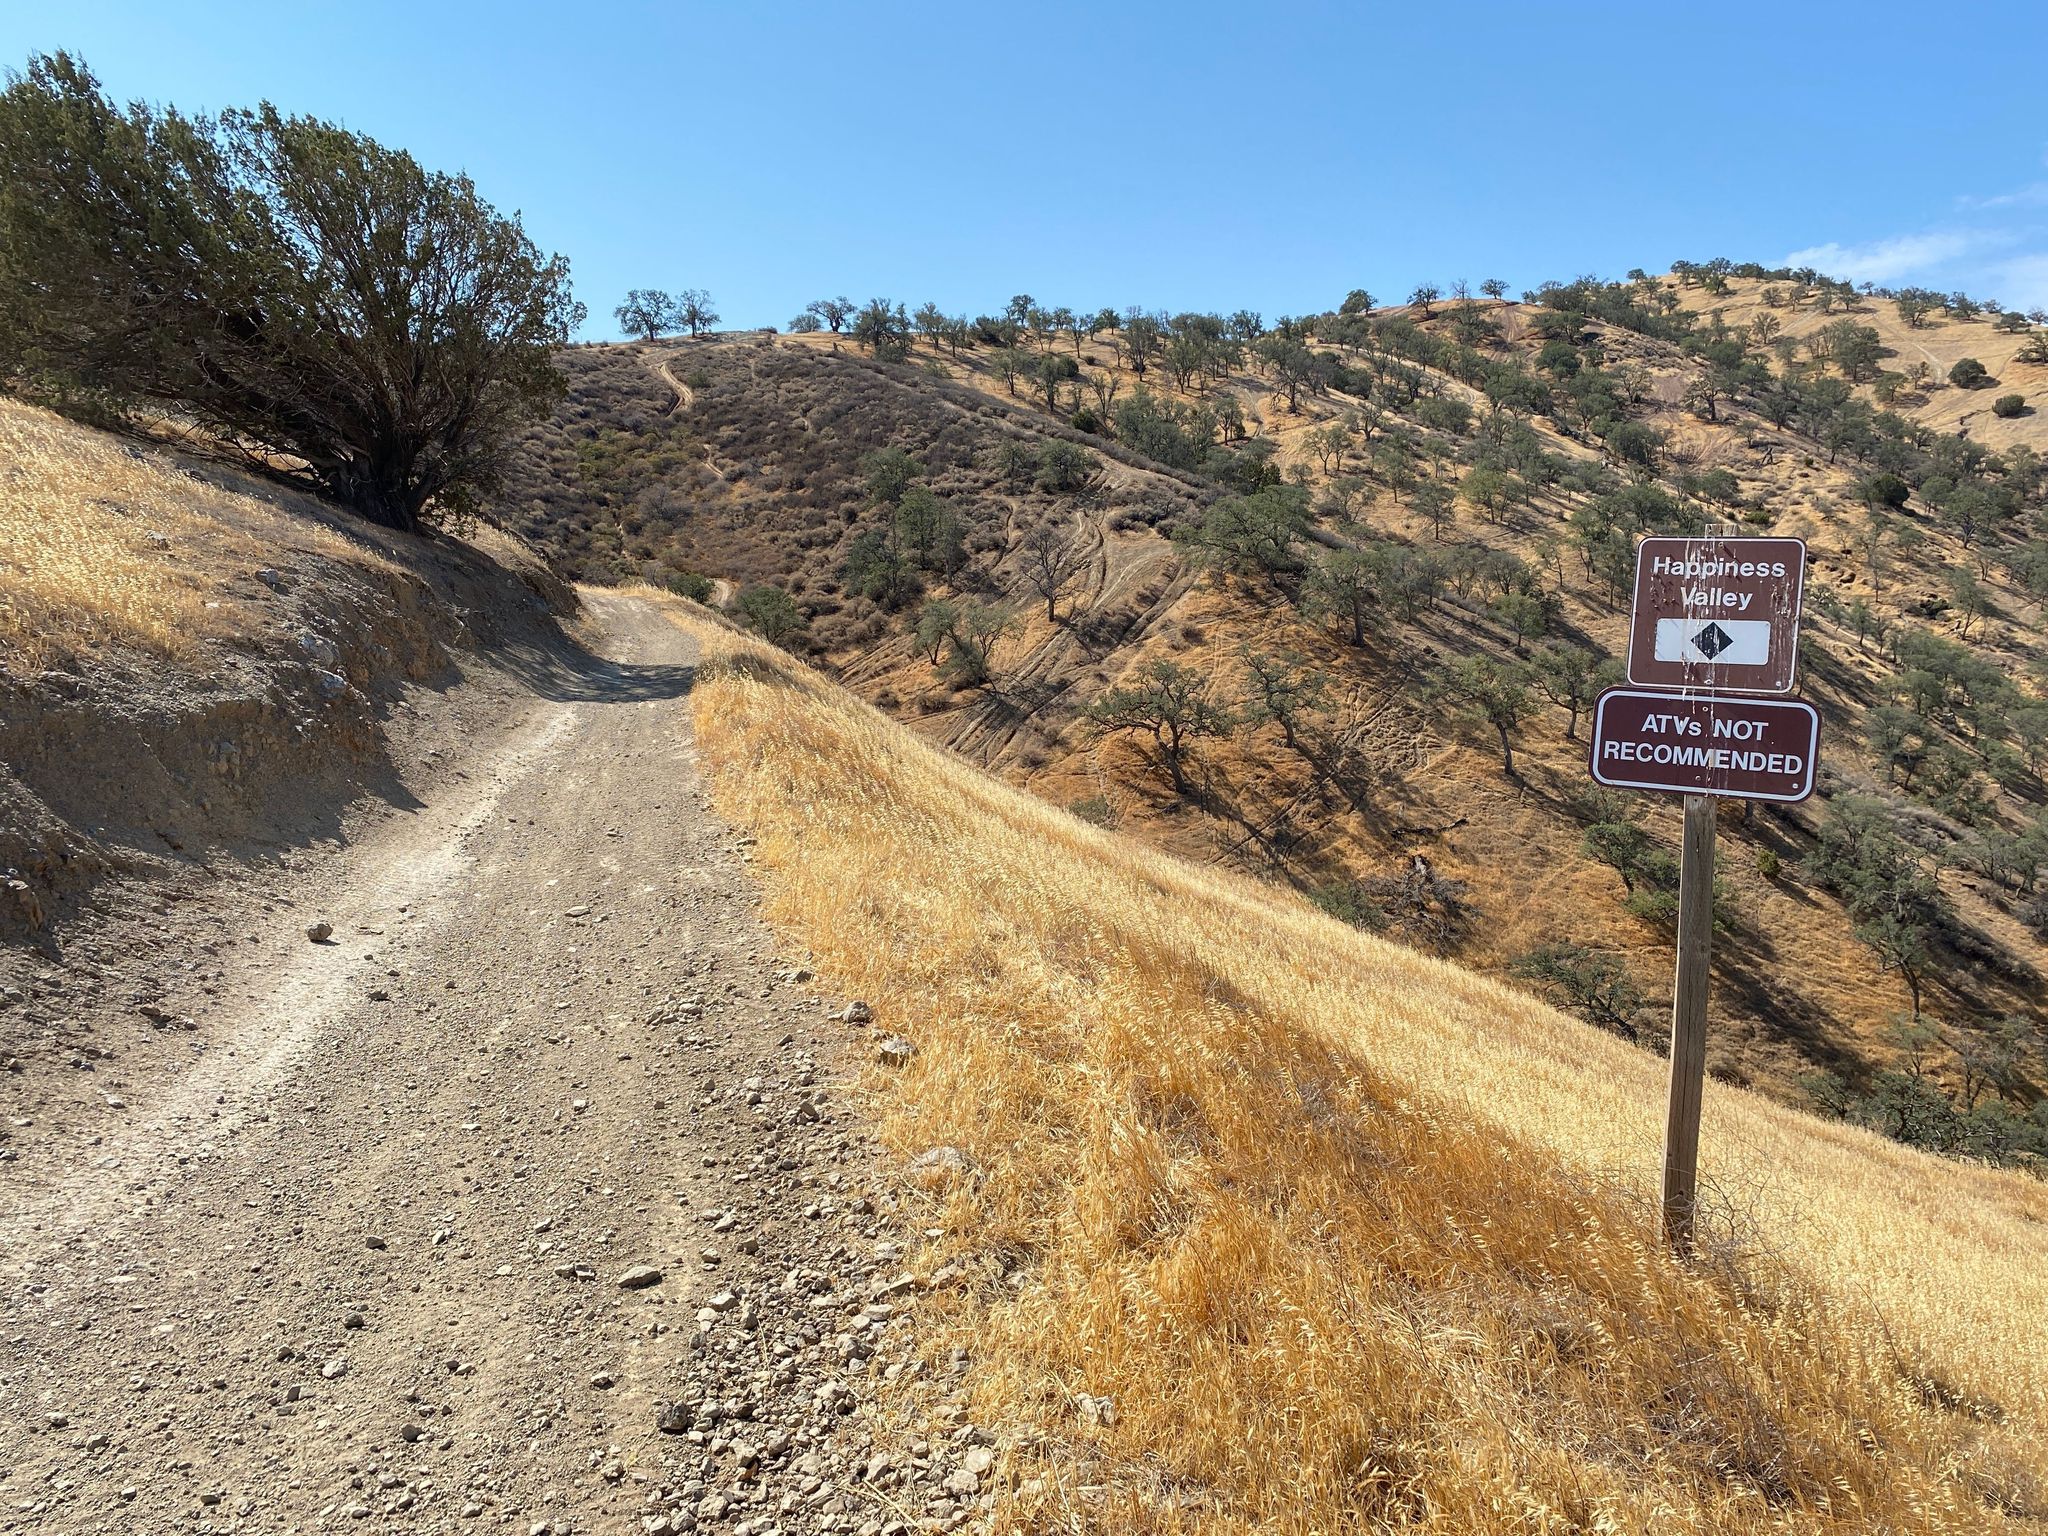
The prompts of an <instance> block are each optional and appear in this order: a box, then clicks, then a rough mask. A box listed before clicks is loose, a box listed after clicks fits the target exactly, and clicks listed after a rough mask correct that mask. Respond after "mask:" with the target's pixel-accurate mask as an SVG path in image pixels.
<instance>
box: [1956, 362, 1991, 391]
mask: <svg viewBox="0 0 2048 1536" xmlns="http://www.w3.org/2000/svg"><path fill="white" fill-rule="evenodd" d="M1990 380H1991V370H1990V369H1989V368H1986V367H1985V366H1984V365H1983V364H1982V363H1980V362H1978V361H1977V359H1976V358H1974V357H1966V358H1964V359H1963V360H1962V361H1961V362H1959V363H1957V364H1956V365H1955V367H1953V368H1951V369H1949V371H1948V381H1949V383H1951V384H1953V385H1955V387H1956V388H1957V389H1981V388H1982V387H1983V386H1984V385H1985V384H1987V383H1989V382H1990Z"/></svg>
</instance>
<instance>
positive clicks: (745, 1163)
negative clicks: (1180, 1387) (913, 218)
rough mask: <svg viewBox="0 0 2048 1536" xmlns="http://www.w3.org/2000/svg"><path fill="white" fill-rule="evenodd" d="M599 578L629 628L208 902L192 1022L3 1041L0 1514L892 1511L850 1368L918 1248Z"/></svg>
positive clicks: (180, 986)
mask: <svg viewBox="0 0 2048 1536" xmlns="http://www.w3.org/2000/svg"><path fill="white" fill-rule="evenodd" d="M592 606H593V609H594V623H595V624H596V626H597V627H598V628H599V630H600V631H601V641H600V643H601V645H602V648H603V649H604V651H605V652H606V654H607V655H608V656H609V657H611V658H615V659H611V660H601V659H597V658H591V659H590V660H589V662H588V664H587V665H580V666H573V667H565V668H564V670H563V671H562V672H561V673H560V674H559V675H555V676H552V677H549V678H547V679H545V680H543V681H541V682H540V683H537V684H536V696H535V697H534V698H532V699H531V700H530V709H529V713H528V714H527V715H526V717H525V718H523V719H522V720H521V721H520V722H519V724H518V727H517V728H516V729H514V730H512V731H510V732H508V733H507V734H506V735H505V736H504V737H503V738H502V744H500V745H496V746H493V747H489V748H485V749H481V750H479V749H475V748H473V747H472V748H466V747H465V746H464V744H462V743H460V742H451V743H450V744H449V745H450V746H451V748H452V750H454V751H456V752H457V753H458V754H459V753H461V752H463V751H465V750H470V751H476V752H477V755H478V757H479V758H480V759H482V760H479V761H473V762H472V763H470V765H469V767H468V771H467V776H466V778H463V780H462V786H461V788H460V789H458V790H457V791H456V792H454V793H453V794H452V795H451V797H450V798H449V800H448V803H446V804H435V805H430V806H427V807H425V808H424V809H421V810H419V811H417V812H416V813H414V814H412V815H410V816H406V817H399V818H393V819H390V820H387V821H386V822H385V823H384V824H382V825H380V826H378V827H376V828H375V829H374V830H373V831H372V832H371V833H370V834H368V835H366V836H365V837H364V838H363V839H362V840H360V841H358V842H356V843H355V844H353V845H352V846H350V847H348V848H346V849H344V850H342V851H340V852H337V853H333V854H331V855H323V856H322V857H321V859H320V861H319V862H318V863H317V864H316V866H315V868H314V871H313V873H312V874H311V876H310V877H308V878H306V879H305V881H304V883H303V884H302V885H301V886H300V888H299V889H298V891H297V895H296V900H295V903H294V904H293V905H292V906H291V907H290V908H289V910H285V911H280V910H278V906H277V905H273V903H272V902H271V901H266V900H263V899H262V897H263V896H264V895H265V894H266V893H264V892H262V891H257V892H253V893H250V894H247V895H246V896H244V895H241V894H240V893H235V892H229V893H227V895H226V896H225V897H224V899H223V903H222V908H223V909H222V910H217V911H214V912H212V913H209V914H205V915H204V916H203V917H202V916H195V917H193V918H191V919H189V920H190V921H191V922H192V923H193V924H194V925H195V926H194V928H193V929H192V931H190V932H189V933H187V934H186V935H185V940H186V945H187V947H186V948H185V949H184V951H183V952H184V953H185V954H186V955H189V956H191V957H192V958H193V959H194V960H196V961H197V962H198V966H197V969H196V971H194V968H193V967H192V966H190V965H187V966H186V967H185V969H186V970H187V971H192V972H193V976H192V977H188V978H186V979H183V980H179V979H175V978H174V979H173V980H172V981H171V982H170V983H169V990H168V991H164V992H161V993H160V994H159V995H160V996H162V998H163V999H164V1007H163V1009H162V1011H163V1012H165V1013H168V1014H170V1015H172V1016H173V1020H174V1022H173V1024H172V1027H171V1029H170V1030H168V1031H166V1032H163V1033H161V1034H152V1033H151V1031H150V1030H149V1028H148V1026H147V1025H145V1024H142V1023H140V1022H139V1021H137V1020H135V1019H134V1018H133V1017H132V1016H131V1017H130V1018H129V1019H128V1020H127V1021H126V1023H127V1027H128V1028H129V1029H130V1030H131V1031H133V1032H135V1033H137V1034H140V1035H141V1036H142V1037H143V1041H142V1042H141V1043H138V1044H137V1045H136V1046H135V1047H134V1049H132V1050H129V1051H125V1052H117V1053H112V1055H110V1056H109V1057H108V1058H107V1059H102V1060H100V1061H97V1062H91V1063H87V1062H83V1061H81V1062H78V1063H75V1064H74V1065H75V1066H77V1067H80V1068H87V1067H91V1068H96V1069H97V1070H92V1071H89V1072H88V1071H85V1070H80V1071H75V1072H69V1073H66V1072H65V1071H64V1070H63V1068H62V1067H61V1066H59V1067H56V1068H53V1069H52V1074H53V1075H52V1076H51V1078H50V1082H49V1091H48V1092H46V1093H44V1094H43V1095H42V1097H41V1098H40V1099H35V1098H33V1097H31V1096H30V1094H31V1090H32V1089H33V1088H34V1085H35V1080H34V1078H33V1077H30V1078H28V1079H24V1077H22V1076H20V1075H14V1076H7V1077H0V1094H4V1095H7V1096H8V1100H7V1102H8V1104H9V1109H10V1115H11V1117H12V1118H11V1121H10V1123H11V1125H12V1126H13V1131H12V1135H11V1138H10V1140H9V1142H8V1148H9V1150H10V1151H11V1152H12V1154H13V1156H12V1159H11V1160H9V1161H6V1162H4V1163H0V1297H4V1319H0V1320H4V1325H5V1326H4V1330H0V1332H4V1340H0V1530H4V1531H35V1532H39V1533H48V1536H57V1533H71V1532H81V1533H82V1532H99V1531H109V1532H111V1531H120V1532H160V1531H195V1532H196V1531H249V1532H284V1531H292V1530H297V1531H312V1530H318V1529H322V1528H354V1529H362V1528H365V1527H368V1528H372V1529H375V1528H386V1529H392V1530H403V1531H441V1530H456V1529H462V1530H476V1529H480V1528H489V1527H494V1526H502V1527H504V1528H506V1529H514V1530H516V1531H518V1532H519V1533H520V1536H527V1533H529V1532H534V1531H540V1530H544V1529H545V1530H551V1531H553V1532H556V1533H561V1532H567V1531H572V1530H599V1531H628V1530H630V1531H634V1532H661V1531H670V1530H674V1531H681V1530H689V1529H700V1530H718V1531H727V1530H731V1531H741V1532H766V1531H769V1530H771V1529H773V1530H780V1531H785V1532H795V1531H808V1530H842V1529H843V1530H848V1531H853V1530H857V1529H859V1528H860V1526H861V1525H863V1524H865V1523H867V1522H869V1521H870V1520H871V1519H872V1517H873V1516H874V1514H875V1512H876V1509H877V1508H878V1507H879V1506H878V1505H877V1504H876V1502H875V1501H874V1499H873V1498H872V1497H864V1495H865V1494H866V1486H865V1484H862V1485H860V1486H856V1485H855V1479H856V1478H858V1477H861V1476H864V1475H865V1473H864V1472H854V1471H851V1470H849V1469H853V1468H862V1469H865V1468H866V1467H868V1466H871V1465H872V1464H873V1459H874V1456H875V1455H876V1454H877V1447H876V1444H875V1443H874V1441H873V1435H872V1432H871V1426H870V1424H869V1422H868V1419H867V1416H866V1415H865V1414H864V1413H863V1412H861V1411H860V1409H861V1405H862V1402H863V1401H864V1399H865V1396H866V1394H865V1391H864V1377H863V1376H862V1374H861V1367H862V1364H863V1362H864V1361H865V1360H866V1359H867V1357H868V1355H870V1354H872V1353H874V1352H875V1350H876V1349H877V1348H878V1347H880V1346H879V1345H878V1344H877V1342H876V1341H878V1340H880V1339H882V1338H883V1337H884V1336H885V1335H887V1334H888V1333H889V1329H890V1328H891V1327H892V1326H897V1327H900V1326H901V1322H902V1319H901V1316H900V1314H901V1312H902V1305H901V1300H902V1298H901V1296H900V1291H901V1289H902V1282H898V1281H893V1280H892V1276H894V1275H895V1274H896V1271H897V1270H898V1269H899V1268H900V1265H899V1264H898V1263H897V1261H896V1256H895V1253H894V1251H893V1249H892V1248H891V1247H890V1245H889V1243H888V1242H887V1241H885V1240H884V1239H886V1238H887V1237H888V1235H889V1234H890V1233H891V1232H892V1231H893V1230H894V1229H893V1226H892V1225H885V1223H888V1222H889V1219H890V1218H889V1217H888V1216H887V1215H886V1213H885V1212H884V1211H883V1210H882V1209H881V1205H882V1204H884V1203H886V1202H879V1201H878V1199H877V1198H871V1197H870V1196H869V1195H868V1194H866V1193H865V1190H866V1188H867V1186H866V1184H865V1182H864V1181H865V1179H866V1177H867V1172H868V1166H869V1151H868V1147H867V1144H866V1143H865V1142H864V1141H863V1140H862V1139H861V1136H860V1134H859V1131H858V1128H857V1127H856V1126H855V1125H854V1123H853V1122H852V1121H851V1120H850V1119H848V1118H847V1117H846V1116H844V1115H843V1113H842V1112H841V1110H840V1108H839V1104H838V1095H837V1094H836V1093H835V1092H831V1091H830V1089H831V1087H832V1083H831V1077H832V1074H833V1073H834V1071H835V1070H837V1068H838V1064H839V1062H840V1061H841V1060H842V1059H843V1058H844V1057H845V1054H846V1045H845V1042H846V1040H847V1039H848V1038H855V1039H857V1038H858V1036H857V1035H855V1034H853V1033H852V1032H851V1031H850V1029H849V1026H848V1025H847V1024H846V1023H842V1022H840V1021H838V1020H837V1019H836V1018H835V1017H833V1016H832V1014H831V1013H830V1012H828V1009H829V1008H830V1007H831V1006H832V1005H830V1004H827V1003H826V1002H824V1001H823V1000H821V999H819V998H816V997H813V996H810V995H808V993H807V992H806V990H805V989H804V988H803V987H802V986H801V983H802V982H803V981H804V980H806V979H807V978H808V973H807V972H804V971H802V970H800V969H797V968H794V967H793V966H790V965H787V964H783V963H779V962H777V961H776V960H775V959H774V958H773V957H772V950H771V948H770V940H769V937H768V935H767V933H766V931H765V930H764V929H763V928H762V927H761V925H760V923H759V921H758V920H757V918H756V917H755V915H754V913H753V905H752V904H753V893H752V887H751V883H750V882H749V880H748V879H747V876H746V873H745V870H744V857H745V855H744V851H743V849H742V848H741V847H740V846H739V844H738V842H737V841H736V840H735V838H734V837H733V836H732V835H731V834H730V833H729V832H728V831H727V830H726V829H725V828H723V827H722V826H721V825H720V824H719V823H718V822H717V821H716V820H715V819H714V818H713V817H712V816H711V814H710V813H709V812H708V810H707V809H706V807H705V802H704V799H703V796H702V794H701V792H700V789H699V786H698V781H697V777H696V773H695V769H694V766H693V757H692V746H691V739H690V726H689V701H688V697H687V693H688V688H689V682H690V665H691V662H692V660H693V654H692V643H691V642H690V641H689V640H688V638H687V637H686V636H684V635H683V634H682V633H681V632H680V631H678V630H677V629H675V628H674V627H673V626H671V625H670V624H668V623H667V622H666V621H665V620H664V619H663V618H662V617H661V616H660V614H659V613H658V612H657V611H655V610H654V609H653V608H651V607H649V606H648V605H646V604H644V603H639V602H635V601H633V600H631V599H627V598H622V597H607V596H598V597H595V598H594V599H593V603H592ZM457 777H459V778H460V777H462V776H460V775H458V776H457ZM254 883H256V884H260V882H254ZM267 894H269V895H271V896H273V897H275V896H277V895H278V894H279V893H277V892H275V891H272V892H269V893H267ZM235 900H241V901H243V903H244V905H243V907H242V908H241V909H236V908H234V907H232V906H231V905H228V903H230V902H232V901H235ZM315 917H318V918H320V919H324V920H325V921H327V922H330V923H331V924H332V925H333V929H334V934H333V938H332V940H331V941H330V942H327V943H318V944H316V943H311V942H309V941H308V940H307V938H306V937H305V936H304V933H303V931H302V930H303V928H304V926H305V925H306V924H307V923H309V922H311V921H312V920H313V919H314V918H315ZM207 922H210V923H213V924H215V926H214V927H213V928H211V929H206V928H202V927H200V926H198V925H200V924H203V923H207ZM208 934H211V935H214V937H215V939H216V940H217V942H213V941H209V942H204V943H202V942H201V940H202V938H204V937H206V935H208ZM146 964H148V965H152V966H155V967H158V968H160V969H161V970H164V971H171V972H176V971H177V970H178V969H179V967H178V965H177V963H176V962H175V961H173V960H170V959H166V958H163V957H161V956H157V957H152V958H151V959H150V960H149V961H147V962H146ZM140 973H141V972H140V967H138V972H137V975H138V977H139V976H140ZM197 978H204V980H205V983H206V984H205V985H204V986H202V985H200V984H199V982H198V979H197ZM152 980H154V978H152ZM109 1006H110V1007H111V1006H113V1005H111V1004H110V1005H109ZM181 1014H190V1015H192V1016H193V1018H192V1024H193V1028H192V1031H191V1032H190V1033H179V1032H177V1027H176V1022H175V1020H176V1016H177V1015H181ZM111 1028H112V1026H111V1024H110V1025H109V1026H107V1027H106V1028H103V1029H102V1030H101V1031H100V1035H99V1036H96V1037H105V1036H107V1035H108V1034H109V1033H110V1031H111ZM158 1041H162V1042H163V1043H162V1044H161V1045H159V1044H156V1042H158ZM151 1050H155V1052H156V1054H155V1055H154V1056H153V1057H150V1058H149V1059H151V1060H152V1061H154V1062H156V1063H157V1064H158V1065H159V1066H160V1068H161V1070H155V1071H151V1072H149V1074H148V1075H147V1076H144V1075H143V1074H142V1073H141V1072H138V1071H137V1070H136V1069H135V1067H134V1065H133V1063H134V1060H136V1059H138V1058H141V1057H144V1056H146V1055H147V1054H148V1053H149V1052H150V1051H151ZM173 1052H175V1053H182V1055H183V1058H184V1059H183V1060H182V1061H181V1060H180V1059H179V1055H177V1054H172V1053H173ZM116 1057H125V1058H126V1059H123V1060H118V1061H117V1060H116V1059H115V1058H116ZM66 1088H68V1089H69V1090H70V1097H69V1098H68V1099H66V1098H64V1097H63V1095H62V1092H61V1090H64V1089H66ZM116 1088H118V1091H114V1090H115V1089H116ZM31 1110H36V1111H38V1112H26V1111H31ZM636 1266H648V1267H650V1269H651V1270H654V1271H659V1278H658V1279H656V1278H652V1276H651V1274H650V1273H647V1272H642V1273H639V1274H631V1275H629V1274H628V1271H630V1270H633V1269H634V1268H635V1267H636ZM622 1278H624V1279H626V1280H627V1281H628V1283H627V1284H625V1285H622V1284H621V1283H620V1282H621V1279H622ZM643 1282H644V1283H643ZM885 1291H886V1292H895V1293H898V1294H899V1301H898V1304H897V1305H896V1306H894V1307H891V1306H887V1305H881V1304H879V1303H878V1302H877V1301H876V1299H875V1298H876V1297H877V1296H878V1295H880V1294H882V1293H883V1292H885ZM892 1317H893V1319H894V1322H893V1325H892V1323H891V1321H890V1319H891V1318H892ZM855 1320H857V1322H856V1321H855ZM835 1330H852V1331H851V1332H850V1333H849V1332H840V1333H838V1335H837V1341H836V1344H835V1339H834V1331H835ZM849 1338H852V1339H856V1340H859V1341H861V1342H860V1343H857V1344H854V1345H849V1344H848V1343H847V1342H846V1341H847V1340H848V1339H849ZM885 1352H886V1351H885ZM664 1409H666V1410H667V1411H666V1414H665V1416H664V1414H663V1410H664ZM658 1419H662V1420H663V1422H662V1423H661V1425H660V1427H659V1428H658V1427H657V1420H658ZM972 1443H973V1442H972V1441H971V1440H968V1439H966V1437H965V1435H964V1434H963V1437H962V1444H963V1448H964V1449H967V1450H970V1451H971V1447H972ZM934 1460H935V1461H936V1460H937V1459H936V1458H935V1459H934ZM949 1471H951V1472H952V1475H953V1476H954V1477H955V1478H956V1479H957V1478H958V1477H959V1476H960V1475H961V1474H960V1473H959V1472H958V1471H957V1470H954V1469H951V1468H949V1467H948V1466H946V1465H943V1464H940V1465H938V1467H937V1476H936V1477H934V1478H933V1479H932V1480H933V1481H934V1482H936V1481H937V1477H943V1476H946V1475H947V1474H948V1472H949ZM970 1481H971V1479H970ZM961 1492H962V1493H963V1494H964V1492H965V1490H964V1489H963V1490H961ZM897 1497H898V1498H900V1497H901V1495H897ZM973 1504H974V1500H973V1499H972V1498H969V1497H964V1496H963V1497H962V1498H961V1499H960V1501H959V1508H958V1509H957V1510H956V1509H955V1507H954V1505H952V1504H951V1503H947V1502H945V1501H944V1500H943V1499H942V1500H941V1501H940V1504H939V1505H936V1506H931V1507H928V1508H926V1509H925V1510H923V1511H921V1512H922V1513H925V1514H932V1513H937V1514H939V1515H940V1516H942V1517H950V1518H945V1519H944V1520H943V1523H944V1524H948V1525H950V1524H955V1523H958V1522H959V1521H960V1520H963V1519H965V1518H966V1516H967V1514H968V1512H969V1510H970V1509H971V1508H972V1507H973Z"/></svg>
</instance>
